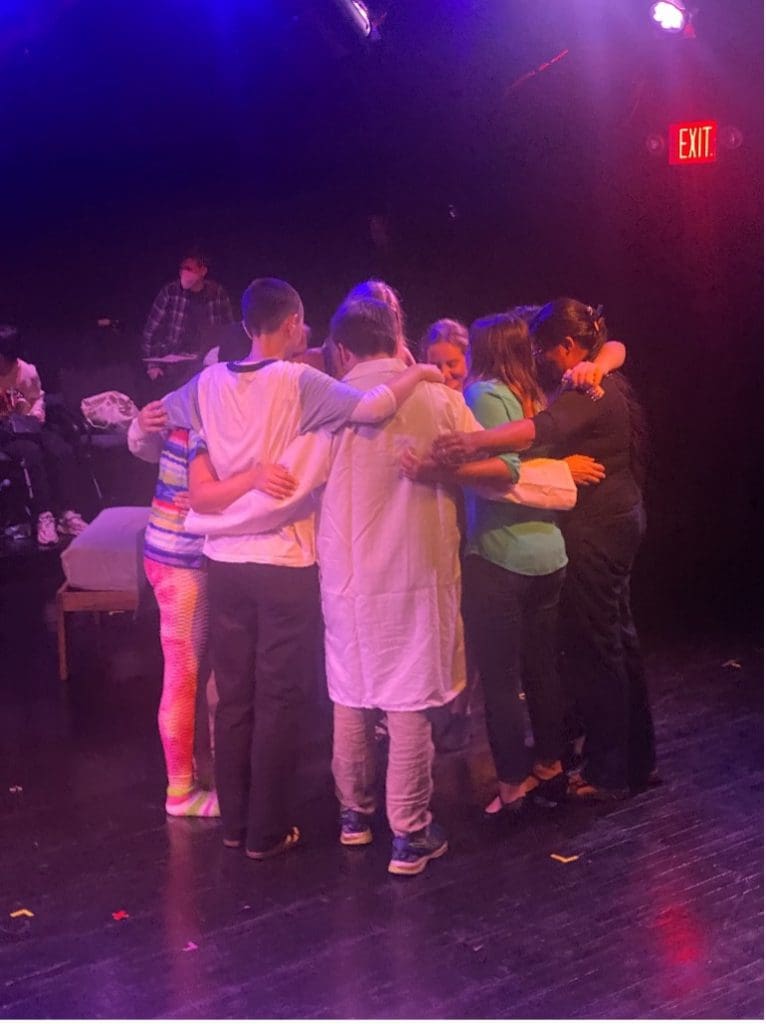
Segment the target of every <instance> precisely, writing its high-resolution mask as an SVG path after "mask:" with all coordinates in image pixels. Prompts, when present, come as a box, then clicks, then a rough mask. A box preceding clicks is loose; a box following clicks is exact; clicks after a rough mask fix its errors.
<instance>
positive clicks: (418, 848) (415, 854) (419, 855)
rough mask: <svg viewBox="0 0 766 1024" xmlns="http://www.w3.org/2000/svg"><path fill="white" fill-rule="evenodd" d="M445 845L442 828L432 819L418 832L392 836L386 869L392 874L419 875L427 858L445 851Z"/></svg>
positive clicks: (445, 838)
mask: <svg viewBox="0 0 766 1024" xmlns="http://www.w3.org/2000/svg"><path fill="white" fill-rule="evenodd" d="M447 845H448V844H447V835H446V833H445V831H444V829H443V828H441V827H440V826H439V825H437V824H436V823H435V822H433V821H432V822H431V824H430V825H427V826H426V828H422V829H421V830H420V831H419V832H410V833H409V834H408V835H406V836H394V842H393V844H392V846H391V860H390V861H389V863H388V870H389V871H390V873H391V874H392V875H419V874H420V872H421V871H423V870H424V868H425V866H426V864H427V863H428V862H429V860H435V859H436V857H441V855H442V854H443V853H446V852H447Z"/></svg>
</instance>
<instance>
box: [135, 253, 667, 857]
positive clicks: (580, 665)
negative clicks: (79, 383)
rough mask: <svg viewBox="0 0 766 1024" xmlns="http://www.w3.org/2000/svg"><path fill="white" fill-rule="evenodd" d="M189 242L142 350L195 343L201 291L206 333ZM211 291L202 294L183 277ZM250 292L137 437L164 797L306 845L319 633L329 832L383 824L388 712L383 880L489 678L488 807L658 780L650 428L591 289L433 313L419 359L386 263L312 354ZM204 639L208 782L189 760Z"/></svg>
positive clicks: (191, 811)
mask: <svg viewBox="0 0 766 1024" xmlns="http://www.w3.org/2000/svg"><path fill="white" fill-rule="evenodd" d="M187 263H188V261H184V265H182V268H181V271H182V274H181V279H180V282H179V285H178V287H177V288H175V287H174V286H170V287H171V290H172V294H167V295H164V296H163V295H162V293H161V296H160V297H159V298H158V305H156V309H155V311H154V313H153V315H152V317H151V318H150V324H149V325H148V326H149V327H150V328H151V330H150V337H149V348H150V347H151V343H152V336H153V332H154V331H155V330H156V329H157V328H158V327H159V326H160V324H161V323H162V321H163V318H164V319H165V321H166V323H168V324H170V325H171V326H172V330H171V331H170V333H169V334H168V335H166V337H168V338H170V340H169V341H167V342H166V343H165V346H164V348H163V349H162V351H163V353H165V354H167V353H169V352H171V351H172V350H173V346H174V345H175V350H176V351H179V350H180V348H179V346H180V347H181V348H183V347H184V345H183V343H182V342H180V341H179V338H180V337H181V336H182V333H183V329H184V323H185V314H184V310H186V311H187V312H188V310H189V309H190V308H191V304H192V301H195V302H197V303H198V305H199V308H198V309H196V311H195V313H194V317H195V318H196V320H195V327H194V331H196V332H197V333H199V324H200V323H201V322H203V320H204V318H205V317H211V318H212V317H215V316H217V315H218V313H216V312H215V308H217V305H220V302H221V298H220V294H219V292H218V291H217V289H218V286H213V285H212V283H211V282H206V281H205V273H206V267H205V266H204V264H201V263H197V264H196V265H194V266H192V265H191V263H189V264H188V265H186V264H187ZM184 273H186V275H187V278H186V279H185V278H184ZM195 275H196V276H195ZM192 277H193V278H194V280H192ZM211 287H212V289H213V291H212V292H211V295H210V296H209V298H210V305H209V306H207V305H205V303H204V300H203V299H197V300H192V299H191V298H190V294H191V295H203V294H205V289H207V290H210V288H211ZM194 289H196V291H195V290H194ZM160 307H161V308H160ZM241 309H242V319H241V323H236V324H233V325H231V328H230V333H229V334H228V335H227V336H226V337H225V338H224V339H223V340H221V342H220V344H219V345H218V346H217V347H216V350H215V351H214V353H212V354H211V356H210V357H209V358H208V359H207V360H206V362H207V363H209V365H207V367H206V368H205V369H204V370H203V371H202V372H201V373H199V374H198V375H197V376H195V377H194V378H193V379H192V380H191V381H189V382H187V383H186V384H184V385H183V386H181V387H179V388H177V389H176V390H174V391H172V392H170V393H169V394H166V395H165V396H164V398H163V399H162V400H161V401H155V402H150V403H149V404H148V405H146V406H145V407H144V408H143V409H142V410H141V412H140V414H139V416H138V417H137V418H136V420H134V422H133V424H132V426H131V428H130V432H129V444H130V447H131V450H132V451H133V452H134V454H136V455H139V456H140V457H142V458H146V459H149V460H153V461H158V462H159V476H158V481H157V488H156V493H155V498H154V501H153V504H152V509H151V514H150V520H149V525H148V528H147V532H146V541H145V567H146V574H147V577H148V579H149V582H150V583H151V585H152V587H153V589H154V592H155V595H156V598H157V603H158V606H159V610H160V630H161V643H162V650H163V655H164V665H165V667H164V678H163V689H162V698H161V703H160V710H159V727H160V734H161V738H162V744H163V750H164V754H165V761H166V767H167V776H168V786H167V797H166V811H167V813H168V814H170V815H177V816H207V817H213V816H219V815H220V817H221V821H222V828H223V843H224V845H225V846H227V847H230V848H243V849H244V851H245V853H246V855H247V856H248V857H250V858H252V859H254V860H263V859H266V858H269V857H272V856H275V855H278V854H281V853H284V852H285V851H287V850H289V849H291V848H292V847H294V846H295V845H296V844H297V843H298V842H299V841H300V831H299V828H298V825H297V824H296V823H295V819H294V814H293V803H294V797H295V794H294V792H293V789H294V783H295V772H296V765H297V761H298V758H299V756H300V752H301V748H302V743H303V738H304V732H305V728H306V724H307V718H306V712H307V709H308V708H309V706H310V703H311V700H312V698H313V696H314V694H315V677H316V671H317V651H318V647H319V645H320V644H321V643H323V644H324V661H325V670H326V678H327V686H328V689H329V696H330V698H331V700H332V703H333V728H334V738H333V755H332V770H333V775H334V780H335V787H336V793H337V796H338V801H339V804H340V826H339V838H340V842H341V843H342V844H344V845H346V846H362V845H366V844H368V843H371V842H372V840H373V824H374V820H375V817H374V816H375V812H376V793H377V789H376V783H375V765H376V752H375V743H376V723H377V722H378V720H379V718H380V715H381V713H384V714H385V720H386V729H387V734H388V762H387V772H386V780H385V789H386V812H387V817H388V823H389V826H390V829H391V831H392V833H393V845H392V851H391V859H390V863H389V871H391V872H392V873H394V874H399V875H412V874H417V873H419V872H420V871H422V870H423V869H424V868H425V866H426V865H427V863H428V862H429V861H430V860H432V859H433V858H436V857H439V856H441V855H442V854H443V853H444V852H445V851H446V850H447V837H446V835H445V832H444V831H443V829H442V828H441V827H440V826H439V825H438V824H437V823H436V822H435V821H434V820H433V818H432V814H431V808H430V805H431V795H432V764H433V758H434V738H433V731H434V728H435V727H437V724H438V728H440V729H442V728H443V724H444V721H445V716H446V717H452V718H455V717H459V716H460V715H461V714H462V713H464V712H465V706H466V699H465V695H466V692H467V690H468V688H469V684H470V681H471V678H472V677H473V676H474V675H476V674H477V673H478V677H479V679H480V682H481V687H482V690H483V698H484V705H485V710H486V725H487V733H488V737H489V742H490V747H491V752H492V755H493V758H494V762H495V766H496V770H497V778H498V786H497V793H496V796H495V797H494V799H493V800H492V801H491V803H490V804H489V805H488V806H487V807H486V809H485V814H486V815H487V817H488V818H490V819H492V820H494V821H501V820H507V819H510V818H512V817H514V816H515V815H517V814H518V813H519V812H521V811H522V810H523V809H524V808H525V807H526V806H528V805H529V804H532V803H538V804H543V805H545V806H549V807H550V806H556V805H558V804H560V803H562V802H563V801H565V800H566V799H571V800H576V801H580V800H602V801H612V800H619V799H624V798H626V797H628V796H629V795H630V794H631V793H633V792H636V791H639V790H641V789H643V788H645V787H646V786H648V785H651V784H652V783H653V782H655V781H657V776H656V768H655V754H654V736H653V727H652V719H651V713H650V709H649V701H648V695H647V687H646V680H645V677H644V672H643V667H642V661H641V655H640V650H639V646H638V639H637V635H636V630H635V627H634V624H633V619H632V615H631V607H630V574H631V568H632V565H633V561H634V558H635V555H636V552H637V550H638V547H639V544H640V541H641V537H642V533H643V529H644V515H643V507H642V499H641V485H642V479H643V473H644V462H645V451H644V430H643V426H642V423H643V421H642V416H641V412H640V409H639V407H638V405H637V403H636V401H635V399H634V397H633V395H632V393H631V390H630V387H629V385H628V383H627V381H626V379H625V378H624V377H623V376H622V375H621V374H620V373H619V372H616V371H618V369H619V367H620V366H621V365H622V363H623V362H624V360H625V348H624V346H623V345H622V344H621V343H619V342H615V341H609V340H608V333H607V328H606V324H605V321H604V317H603V315H602V310H601V309H600V308H596V309H594V308H593V307H591V306H589V305H586V304H585V303H582V302H578V301H575V300H574V299H568V298H564V299H557V300H555V301H553V302H550V303H548V304H546V305H545V306H542V307H523V308H517V309H515V310H511V311H507V312H501V313H497V314H494V315H491V316H485V317H482V318H481V319H479V320H476V321H475V322H474V323H473V324H472V325H471V326H470V328H469V329H466V327H464V326H463V325H462V324H460V323H458V322H457V321H455V320H439V321H437V322H436V323H435V324H433V325H432V326H431V327H430V328H429V329H428V331H427V332H426V334H425V336H424V338H423V341H422V343H421V346H420V350H419V352H418V353H417V355H418V356H419V357H420V361H419V362H418V361H416V360H415V358H414V356H413V353H412V351H411V347H410V346H409V344H408V342H407V339H406V336H405V323H404V317H403V313H402V309H401V305H400V302H399V299H398V297H397V295H396V294H395V292H394V291H393V290H392V289H391V288H390V287H389V286H388V285H386V284H384V283H383V282H379V281H368V282H365V283H364V284H361V285H359V286H357V287H356V288H354V289H353V290H352V291H351V292H350V293H349V295H348V296H347V297H346V298H345V300H344V301H343V302H342V303H341V305H340V307H339V308H338V310H337V311H336V313H335V315H334V316H333V318H332V322H331V325H330V331H329V336H328V338H327V340H326V341H325V343H324V344H323V346H322V347H321V348H315V349H311V348H307V331H306V328H305V325H304V311H303V304H302V302H301V299H300V296H299V295H298V293H297V292H296V291H295V289H294V288H292V287H291V286H290V285H289V284H287V283H286V282H284V281H280V280H276V279H272V278H260V279H257V280H255V281H253V282H252V283H251V284H250V285H249V287H248V288H247V289H246V291H245V293H244V295H243V296H242V305H241ZM209 322H213V320H212V319H211V320H210V321H209ZM173 339H175V340H173ZM149 348H147V351H148V350H149ZM154 351H155V352H156V351H157V349H155V350H154ZM216 360H217V361H216ZM160 365H161V364H160ZM156 376H159V374H157V375H156ZM464 623H465V637H464V625H463V624H464ZM208 648H209V654H210V658H211V660H212V667H213V670H214V676H215V682H216V686H217V692H218V704H217V708H216V712H215V729H214V739H215V742H214V753H215V781H216V786H215V790H208V789H204V788H202V787H201V786H200V784H199V782H198V781H197V780H196V779H195V770H194V724H195V722H194V719H195V695H196V690H197V683H198V678H199V677H200V673H201V672H202V671H203V665H204V664H205V663H206V657H207V653H208ZM467 666H468V667H467ZM450 712H455V714H454V715H450ZM528 723H529V724H528ZM529 726H531V732H532V734H533V740H534V744H533V746H530V743H529V736H528V732H529Z"/></svg>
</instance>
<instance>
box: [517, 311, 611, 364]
mask: <svg viewBox="0 0 766 1024" xmlns="http://www.w3.org/2000/svg"><path fill="white" fill-rule="evenodd" d="M529 329H530V331H531V332H532V336H533V338H534V340H535V345H537V346H538V348H540V349H542V350H543V351H544V352H545V351H547V350H548V349H551V348H555V347H556V346H557V345H560V344H561V342H562V341H564V339H565V338H572V339H573V340H574V341H576V342H577V344H578V345H580V346H582V348H584V349H585V350H586V351H587V353H588V358H589V359H593V357H594V356H596V355H598V352H599V349H600V348H601V346H602V345H603V344H604V342H605V341H606V339H607V332H606V321H605V320H604V317H603V309H602V307H601V306H599V307H598V308H597V309H594V308H593V306H586V305H585V303H584V302H578V301H577V299H554V300H553V302H549V303H548V304H547V305H545V306H543V308H542V309H541V310H540V311H539V313H538V314H537V316H536V317H535V318H534V320H533V321H532V323H531V324H530V325H529Z"/></svg>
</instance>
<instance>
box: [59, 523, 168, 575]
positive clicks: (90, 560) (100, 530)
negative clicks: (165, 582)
mask: <svg viewBox="0 0 766 1024" xmlns="http://www.w3.org/2000/svg"><path fill="white" fill-rule="evenodd" d="M148 519H149V509H148V508H143V507H140V508H136V507H134V506H128V507H125V506H119V507H117V508H105V509H104V510H103V512H99V514H98V515H97V516H96V518H95V519H94V520H93V522H92V523H89V524H88V527H87V529H85V530H83V532H82V533H81V534H80V536H79V537H75V538H74V540H73V541H72V543H71V544H70V545H69V547H68V548H67V549H66V551H64V552H63V553H62V555H61V564H62V565H63V567H64V573H65V575H66V578H67V582H68V583H69V586H70V587H76V588H77V589H78V590H132V591H135V592H136V593H138V590H139V587H140V586H141V585H142V583H143V558H142V553H143V535H144V530H145V529H146V523H147V520H148Z"/></svg>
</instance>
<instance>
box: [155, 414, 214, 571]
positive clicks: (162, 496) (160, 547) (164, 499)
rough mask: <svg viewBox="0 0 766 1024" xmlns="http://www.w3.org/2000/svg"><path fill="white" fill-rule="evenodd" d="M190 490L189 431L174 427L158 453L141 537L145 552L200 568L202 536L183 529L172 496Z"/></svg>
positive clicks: (181, 566) (168, 561) (164, 561)
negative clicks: (155, 476)
mask: <svg viewBox="0 0 766 1024" xmlns="http://www.w3.org/2000/svg"><path fill="white" fill-rule="evenodd" d="M188 489H189V431H188V430H181V429H180V428H173V429H172V430H171V431H170V433H169V434H168V436H167V438H166V440H165V444H164V447H163V449H162V453H161V455H160V465H159V475H158V477H157V486H156V487H155V490H154V499H153V500H152V508H151V512H150V513H149V522H148V524H147V527H146V536H145V539H144V555H145V556H146V557H147V558H151V559H153V560H154V561H155V562H161V563H162V564H163V565H173V566H175V567H176V568H179V569H201V568H202V567H203V566H204V564H205V556H204V555H203V554H202V544H203V541H204V537H201V536H199V534H195V533H187V531H186V530H185V529H184V520H185V519H186V512H184V511H182V510H181V509H179V508H178V507H177V506H176V504H175V502H174V498H175V496H176V495H177V494H179V493H180V492H181V491H188Z"/></svg>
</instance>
